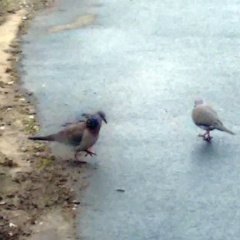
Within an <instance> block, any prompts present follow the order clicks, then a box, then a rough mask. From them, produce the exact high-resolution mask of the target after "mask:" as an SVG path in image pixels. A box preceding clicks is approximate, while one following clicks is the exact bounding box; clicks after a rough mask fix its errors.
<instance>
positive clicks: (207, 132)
mask: <svg viewBox="0 0 240 240" xmlns="http://www.w3.org/2000/svg"><path fill="white" fill-rule="evenodd" d="M198 136H199V137H202V138H203V140H205V141H207V142H211V139H212V137H211V136H210V131H206V132H205V133H204V134H199V135H198Z"/></svg>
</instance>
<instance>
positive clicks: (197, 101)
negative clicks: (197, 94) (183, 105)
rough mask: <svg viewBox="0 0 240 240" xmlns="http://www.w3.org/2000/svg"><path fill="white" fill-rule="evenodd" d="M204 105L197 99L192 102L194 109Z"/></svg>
mask: <svg viewBox="0 0 240 240" xmlns="http://www.w3.org/2000/svg"><path fill="white" fill-rule="evenodd" d="M202 104H204V102H203V100H202V99H197V100H195V101H194V107H196V106H199V105H202Z"/></svg>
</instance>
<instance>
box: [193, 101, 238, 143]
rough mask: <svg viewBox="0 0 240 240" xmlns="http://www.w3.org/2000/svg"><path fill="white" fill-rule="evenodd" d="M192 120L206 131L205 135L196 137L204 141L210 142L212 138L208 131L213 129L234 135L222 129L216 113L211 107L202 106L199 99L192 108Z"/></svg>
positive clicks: (202, 103) (222, 126)
mask: <svg viewBox="0 0 240 240" xmlns="http://www.w3.org/2000/svg"><path fill="white" fill-rule="evenodd" d="M192 120H193V122H194V123H195V124H196V125H197V126H198V127H200V128H201V129H204V130H206V133H204V134H199V135H198V136H199V137H202V138H203V139H204V140H205V141H208V142H210V141H211V139H212V137H211V136H210V131H212V130H215V129H217V130H219V131H223V132H226V133H229V134H232V135H235V134H234V133H233V132H232V131H230V130H228V129H227V128H226V127H224V125H223V123H222V122H221V121H220V119H219V117H218V115H217V112H216V111H215V110H213V109H212V107H211V106H209V105H206V104H204V102H203V100H201V99H200V100H196V101H195V104H194V108H193V110H192Z"/></svg>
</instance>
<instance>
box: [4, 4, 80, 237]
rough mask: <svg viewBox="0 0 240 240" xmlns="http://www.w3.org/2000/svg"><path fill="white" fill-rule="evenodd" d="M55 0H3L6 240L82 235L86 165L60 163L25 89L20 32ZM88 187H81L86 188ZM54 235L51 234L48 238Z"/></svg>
mask: <svg viewBox="0 0 240 240" xmlns="http://www.w3.org/2000/svg"><path fill="white" fill-rule="evenodd" d="M52 3H53V1H51V2H49V1H46V0H32V1H30V0H29V1H24V3H23V2H19V0H12V1H6V0H0V36H1V38H0V182H1V188H0V239H1V240H10V239H14V240H19V239H34V240H35V239H59V240H61V239H62V240H65V239H76V237H75V235H74V228H73V227H74V226H73V225H74V216H75V210H76V206H77V205H78V204H79V202H77V201H76V200H75V193H74V190H73V184H74V182H76V181H77V180H79V178H80V173H81V172H82V168H79V167H78V168H76V167H74V168H70V167H69V166H68V165H67V163H66V162H62V163H61V164H60V163H59V162H58V163H56V161H55V159H54V157H53V156H51V153H50V150H49V149H48V148H47V147H46V145H44V144H39V143H34V142H31V141H29V140H27V136H29V135H30V134H34V133H36V131H38V125H37V123H36V120H35V110H34V107H33V106H32V105H31V103H30V102H29V101H28V100H27V99H28V97H27V96H28V95H30V94H26V95H23V93H22V92H21V91H20V88H19V82H18V74H17V73H16V72H15V70H14V63H15V62H16V61H18V54H19V53H20V52H21V51H20V50H19V48H18V40H17V36H18V34H19V31H23V30H24V29H25V27H26V20H27V19H29V18H30V16H32V15H33V13H34V11H35V10H36V9H39V8H41V7H45V6H48V5H51V4H52ZM83 187H84V186H81V188H83ZM46 236H48V237H46Z"/></svg>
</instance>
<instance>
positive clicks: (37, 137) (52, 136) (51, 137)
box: [28, 135, 55, 141]
mask: <svg viewBox="0 0 240 240" xmlns="http://www.w3.org/2000/svg"><path fill="white" fill-rule="evenodd" d="M28 139H30V140H33V141H55V138H54V135H48V136H43V137H39V136H36V137H28Z"/></svg>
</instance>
